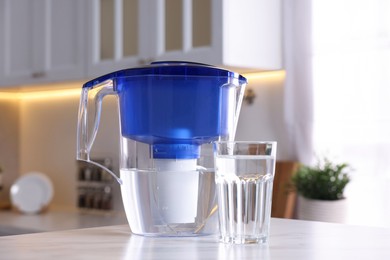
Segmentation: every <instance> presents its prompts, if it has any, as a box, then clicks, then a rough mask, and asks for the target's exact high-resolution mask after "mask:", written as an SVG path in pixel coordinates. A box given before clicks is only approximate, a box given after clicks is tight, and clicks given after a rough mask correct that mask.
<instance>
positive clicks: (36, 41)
mask: <svg viewBox="0 0 390 260" xmlns="http://www.w3.org/2000/svg"><path fill="white" fill-rule="evenodd" d="M80 2H81V1H77V0H67V1H62V0H35V1H30V0H2V1H1V2H0V5H1V7H2V8H1V9H0V19H1V25H0V32H1V36H0V37H1V38H0V57H1V61H0V63H1V65H0V75H1V77H0V85H1V86H8V85H15V84H29V83H38V82H47V81H56V80H65V79H77V78H81V77H82V76H83V75H84V62H83V57H82V48H83V46H82V44H83V38H82V37H83V31H82V26H80V25H82V24H83V21H82V12H83V8H82V4H80Z"/></svg>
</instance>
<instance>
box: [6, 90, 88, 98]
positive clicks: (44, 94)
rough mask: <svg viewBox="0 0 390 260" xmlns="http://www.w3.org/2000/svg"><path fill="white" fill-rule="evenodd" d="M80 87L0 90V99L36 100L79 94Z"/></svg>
mask: <svg viewBox="0 0 390 260" xmlns="http://www.w3.org/2000/svg"><path fill="white" fill-rule="evenodd" d="M80 93H81V90H80V89H61V90H45V91H31V92H0V100H36V99H53V98H66V97H77V96H80Z"/></svg>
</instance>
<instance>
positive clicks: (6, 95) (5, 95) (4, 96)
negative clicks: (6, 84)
mask: <svg viewBox="0 0 390 260" xmlns="http://www.w3.org/2000/svg"><path fill="white" fill-rule="evenodd" d="M14 99H15V100H16V99H20V93H16V92H15V93H14V92H0V100H14Z"/></svg>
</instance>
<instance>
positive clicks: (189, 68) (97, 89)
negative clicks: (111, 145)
mask: <svg viewBox="0 0 390 260" xmlns="http://www.w3.org/2000/svg"><path fill="white" fill-rule="evenodd" d="M246 82H247V81H246V79H245V78H244V77H243V76H241V75H239V74H237V73H234V72H231V71H228V70H224V69H220V68H217V67H213V66H210V65H205V64H199V63H189V62H155V63H152V64H151V65H149V66H145V67H139V68H132V69H126V70H121V71H116V72H113V73H110V74H107V75H104V76H101V77H99V78H97V79H94V80H91V81H89V82H87V83H85V84H84V86H83V89H82V95H81V100H80V108H79V119H78V140H77V159H78V160H81V161H86V162H89V163H92V164H95V165H98V166H100V167H102V168H105V167H104V166H102V165H100V164H99V163H97V162H93V161H91V159H90V151H91V148H92V145H93V142H94V139H95V137H96V133H97V131H98V128H99V121H100V113H101V104H102V99H103V98H104V97H105V96H106V95H115V96H117V98H118V105H119V118H120V134H119V136H120V149H121V153H120V158H119V159H120V160H119V161H120V177H117V176H116V175H115V174H114V173H112V172H111V171H110V170H109V169H106V168H105V170H106V171H108V172H109V173H111V174H112V175H113V176H114V177H115V178H116V180H117V181H118V182H119V183H120V184H121V193H122V200H123V205H124V208H125V211H126V216H127V220H128V222H129V226H130V228H131V231H132V232H133V233H134V234H139V235H146V236H197V235H205V234H213V233H215V232H217V231H218V229H217V225H218V224H217V221H216V220H217V214H215V212H216V210H217V202H216V196H215V180H214V176H215V175H214V169H213V168H214V165H213V164H214V162H213V150H212V145H211V143H212V142H213V141H217V140H233V139H234V135H235V130H236V125H237V120H238V115H239V112H240V107H241V102H242V98H243V93H244V88H245V85H246ZM88 105H89V106H88ZM112 138H117V133H113V136H112Z"/></svg>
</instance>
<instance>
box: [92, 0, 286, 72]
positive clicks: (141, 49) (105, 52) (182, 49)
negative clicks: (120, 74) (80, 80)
mask: <svg viewBox="0 0 390 260" xmlns="http://www.w3.org/2000/svg"><path fill="white" fill-rule="evenodd" d="M88 9H89V15H88V17H89V19H88V21H89V22H88V28H89V37H88V39H89V42H88V46H90V49H89V50H88V53H89V57H88V75H89V76H98V75H101V74H104V73H107V72H110V71H113V70H117V69H121V68H128V67H132V66H139V65H142V64H145V63H150V62H151V61H154V60H189V61H195V62H202V63H209V64H215V65H220V66H224V67H231V68H236V69H239V70H240V71H243V70H259V69H260V70H273V69H280V68H281V25H280V24H281V7H280V0H247V1H245V2H242V1H233V0H165V1H162V0H142V1H141V0H94V1H92V2H91V6H90V8H88Z"/></svg>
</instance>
